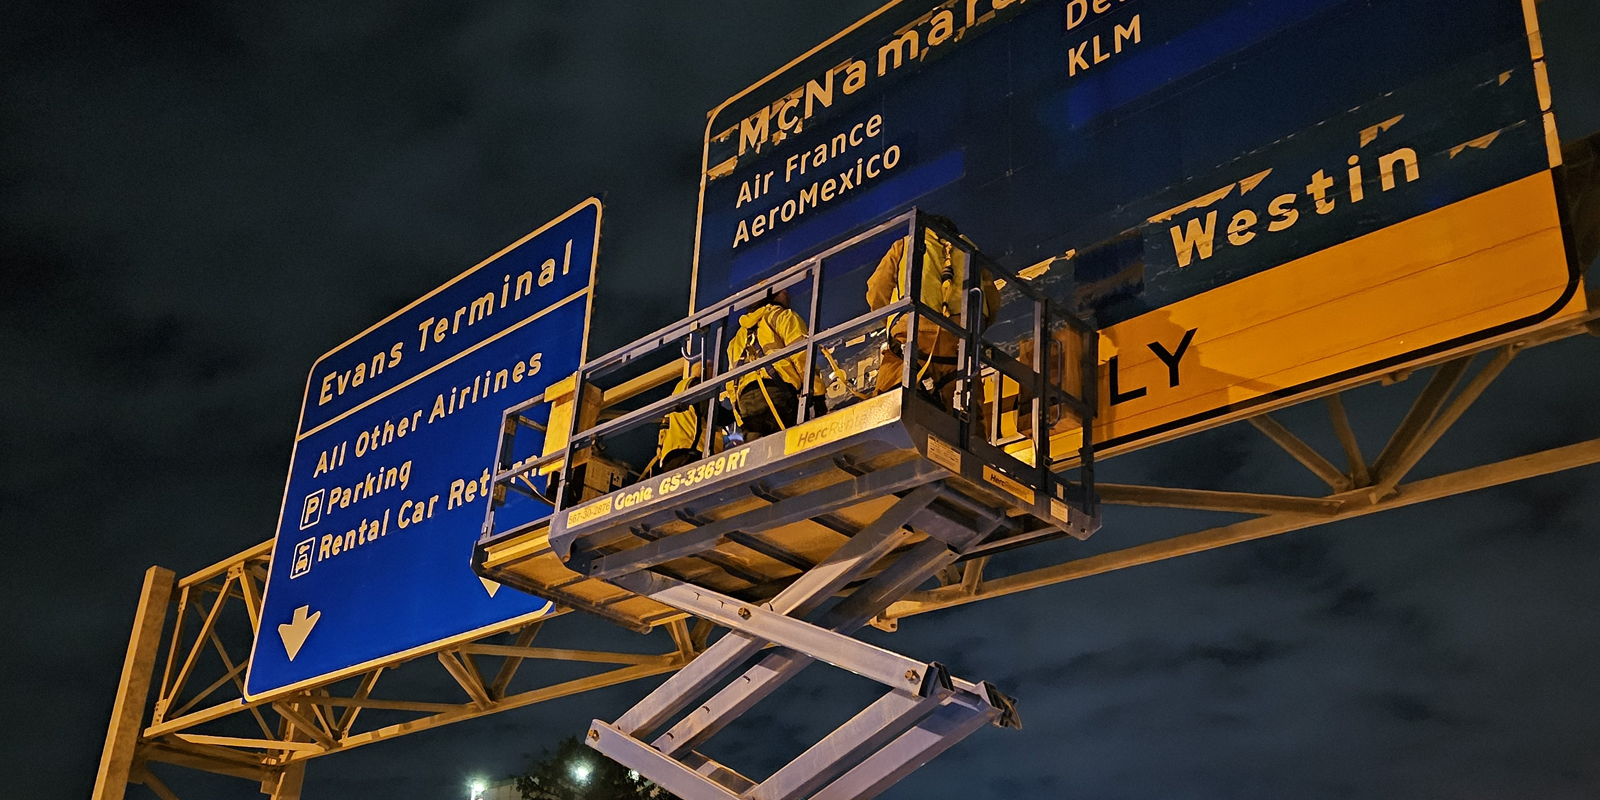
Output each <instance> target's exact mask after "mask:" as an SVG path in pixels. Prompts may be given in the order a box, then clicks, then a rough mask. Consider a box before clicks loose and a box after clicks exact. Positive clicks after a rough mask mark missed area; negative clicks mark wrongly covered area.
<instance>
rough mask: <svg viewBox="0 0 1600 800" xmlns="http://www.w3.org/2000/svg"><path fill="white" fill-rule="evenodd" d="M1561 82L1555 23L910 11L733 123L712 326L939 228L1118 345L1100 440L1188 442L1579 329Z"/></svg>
mask: <svg viewBox="0 0 1600 800" xmlns="http://www.w3.org/2000/svg"><path fill="white" fill-rule="evenodd" d="M1545 70H1546V67H1545V63H1544V61H1543V50H1542V45H1541V44H1540V37H1539V35H1538V15H1537V11H1536V7H1535V4H1534V3H1533V2H1532V0H1381V1H1380V0H945V1H944V2H936V1H935V0H897V1H896V2H891V3H887V4H885V5H884V6H882V7H881V8H879V9H878V10H877V11H875V12H873V14H872V15H871V16H869V17H868V18H866V19H864V20H862V21H861V22H859V23H858V24H856V25H854V26H852V27H851V28H849V29H848V30H846V31H844V32H842V33H841V34H839V35H838V36H836V37H833V38H831V39H829V40H828V41H826V42H823V43H822V44H820V45H818V47H817V48H815V49H814V50H813V51H811V52H810V53H808V54H806V55H805V56H804V57H802V58H800V59H797V60H795V61H794V62H792V63H791V64H789V65H788V66H786V67H784V68H782V69H780V70H778V71H776V72H774V73H773V74H772V75H771V76H769V77H768V78H766V79H763V80H762V81H761V82H760V83H758V84H756V85H754V86H751V87H750V88H749V89H747V90H745V91H743V92H740V93H739V94H738V95H736V96H735V97H733V98H731V99H730V100H728V101H727V102H725V103H723V104H722V105H720V106H718V107H717V108H716V109H714V110H713V111H712V113H711V119H710V122H709V124H708V126H707V130H706V134H707V135H706V141H705V160H704V171H705V179H704V181H703V183H702V187H703V188H702V192H701V198H700V211H699V232H698V237H697V242H698V247H697V251H696V263H695V281H694V290H693V297H692V303H693V305H694V307H696V308H704V307H706V306H708V305H710V304H712V303H714V302H716V301H717V300H719V299H722V298H725V297H727V296H729V295H730V294H733V293H735V292H737V291H739V290H741V289H743V288H745V287H747V286H749V285H752V284H753V283H755V282H757V281H759V280H761V279H763V278H766V277H768V276H770V275H772V274H774V273H775V272H776V271H778V270H780V269H782V268H783V267H785V266H786V265H788V264H792V263H794V262H795V261H796V260H798V259H801V258H804V257H806V256H808V255H809V254H812V253H815V252H818V251H819V250H820V249H822V248H824V247H825V246H826V245H827V244H829V243H830V242H832V241H836V240H838V239H839V237H842V236H845V235H848V234H850V233H852V232H854V231H859V230H862V229H863V228H865V227H867V226H869V225H871V224H873V223H875V222H878V221H881V220H884V219H888V218H890V217H892V216H893V215H895V214H899V213H902V212H903V211H905V210H906V209H908V208H911V207H913V206H915V207H918V208H920V209H922V210H924V211H930V212H936V213H939V214H942V215H945V216H948V217H950V218H951V219H952V220H954V221H955V222H956V223H957V224H958V225H959V227H960V230H961V232H962V233H963V234H965V235H967V236H970V237H971V238H972V239H973V241H974V242H975V243H976V244H977V246H978V247H979V248H981V249H982V250H983V251H984V252H985V253H986V254H988V255H990V256H993V257H995V258H996V259H997V260H999V261H1000V262H1001V263H1002V264H1004V265H1005V266H1007V267H1009V268H1011V269H1013V270H1016V271H1018V272H1021V273H1022V274H1023V275H1024V276H1030V277H1033V278H1034V285H1035V286H1036V287H1037V288H1041V289H1043V290H1044V291H1045V292H1047V293H1048V294H1050V295H1051V297H1052V299H1053V300H1054V301H1056V302H1057V303H1058V304H1059V305H1058V307H1062V308H1070V309H1073V310H1074V311H1076V312H1078V313H1080V314H1083V315H1084V316H1086V317H1091V318H1093V320H1094V321H1095V322H1096V323H1097V324H1098V325H1099V326H1100V328H1101V330H1102V332H1103V334H1104V336H1103V338H1102V341H1101V347H1100V352H1101V355H1102V357H1104V358H1107V359H1108V363H1105V364H1104V365H1103V366H1102V371H1103V375H1102V383H1101V385H1102V386H1106V387H1107V388H1108V389H1109V391H1105V392H1102V393H1101V401H1102V403H1101V408H1100V413H1099V415H1098V417H1097V419H1096V423H1095V424H1096V427H1097V429H1098V435H1097V436H1096V442H1097V446H1102V447H1113V446H1122V445H1125V444H1128V443H1131V442H1133V441H1135V440H1141V439H1142V437H1146V436H1155V435H1159V434H1161V433H1162V432H1165V431H1172V430H1179V429H1185V428H1186V427H1192V426H1194V425H1197V424H1199V423H1200V422H1202V421H1205V420H1210V419H1217V418H1220V417H1221V416H1223V415H1226V414H1229V413H1232V412H1235V411H1239V410H1242V409H1243V408H1245V407H1247V406H1250V405H1252V404H1258V403H1265V402H1272V401H1275V400H1279V399H1282V398H1285V397H1288V396H1290V395H1293V394H1297V393H1301V392H1305V391H1309V390H1312V389H1316V388H1319V387H1322V386H1327V385H1329V384H1331V383H1334V382H1341V381H1346V380H1349V379H1352V378H1358V377H1360V376H1362V375H1370V374H1373V373H1374V371H1381V370H1386V369H1395V368H1397V367H1398V366H1399V365H1402V364H1407V363H1413V362H1415V361H1416V360H1417V359H1421V358H1426V357H1430V356H1433V355H1437V354H1441V353H1444V352H1446V351H1452V350H1454V349H1456V348H1460V347H1466V346H1472V345H1473V344H1475V343H1477V342H1481V341H1484V340H1486V339H1488V338H1489V337H1494V336H1501V335H1505V334H1507V333H1508V332H1510V331H1514V330H1518V329H1521V328H1525V327H1527V326H1529V325H1533V324H1539V323H1542V322H1543V321H1545V320H1548V319H1550V318H1551V317H1552V315H1555V314H1557V313H1560V312H1563V311H1565V310H1569V309H1568V304H1569V302H1570V301H1571V299H1572V298H1573V297H1574V296H1575V289H1576V287H1577V282H1578V276H1577V271H1576V269H1575V268H1574V267H1573V265H1572V264H1570V263H1568V258H1567V257H1566V256H1567V253H1566V252H1565V251H1564V249H1563V244H1564V243H1563V235H1562V232H1561V228H1562V222H1561V218H1560V213H1559V209H1558V204H1557V201H1556V193H1555V189H1554V181H1553V178H1552V169H1553V168H1554V167H1555V166H1557V165H1558V164H1559V163H1560V160H1561V153H1560V146H1559V139H1558V137H1557V136H1556V134H1555V130H1556V129H1555V113H1554V112H1553V111H1552V100H1551V95H1550V87H1549V82H1548V81H1547V79H1546V72H1545ZM1467 233H1472V234H1473V235H1466V234H1467ZM873 265H874V262H872V261H866V262H864V266H863V267H862V268H861V271H860V272H859V274H835V273H834V272H825V278H824V279H825V280H826V281H831V282H832V283H833V284H835V285H838V284H840V283H843V284H849V285H851V288H852V291H850V292H844V291H842V290H841V291H840V292H839V293H838V296H839V297H844V298H846V299H849V300H853V301H854V302H855V303H856V304H857V306H859V307H857V308H852V309H842V310H841V311H840V313H839V315H838V317H837V318H845V319H847V318H850V317H851V316H852V315H853V314H855V313H861V312H864V311H865V310H866V307H865V301H864V298H863V295H864V283H865V278H866V275H867V274H868V273H870V271H871V267H872V266H873ZM845 266H848V267H850V268H854V262H852V264H851V265H845ZM1072 449H1075V446H1072V445H1066V446H1063V447H1062V448H1061V450H1062V452H1068V451H1070V450H1072Z"/></svg>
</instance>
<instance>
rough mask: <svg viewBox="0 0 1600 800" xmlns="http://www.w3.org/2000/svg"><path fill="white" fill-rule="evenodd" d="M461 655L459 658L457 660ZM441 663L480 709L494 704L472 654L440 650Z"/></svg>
mask: <svg viewBox="0 0 1600 800" xmlns="http://www.w3.org/2000/svg"><path fill="white" fill-rule="evenodd" d="M458 657H459V660H457V659H458ZM439 663H441V664H443V665H444V668H445V671H446V672H449V673H450V677H452V678H455V679H456V683H459V684H461V688H462V690H463V691H465V692H466V693H467V696H468V697H470V698H472V703H473V705H475V706H477V707H478V708H479V710H483V709H487V708H488V707H489V706H491V705H493V704H494V700H492V699H490V698H489V690H488V689H487V688H486V687H485V686H484V685H483V676H482V675H480V674H478V668H477V665H476V664H474V663H473V661H472V656H470V655H467V654H466V653H457V652H452V651H450V650H442V651H440V652H439Z"/></svg>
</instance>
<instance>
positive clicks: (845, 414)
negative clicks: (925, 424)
mask: <svg viewBox="0 0 1600 800" xmlns="http://www.w3.org/2000/svg"><path fill="white" fill-rule="evenodd" d="M899 418H900V391H899V390H898V389H897V390H895V391H894V392H891V393H889V394H886V395H882V396H880V397H874V398H872V399H871V400H868V401H866V402H863V403H858V404H856V405H853V406H851V407H849V408H846V409H844V410H843V411H835V412H833V413H832V414H829V415H828V416H826V417H822V418H821V419H814V420H812V421H810V422H807V423H806V424H804V425H797V426H795V427H793V428H790V429H789V430H787V431H785V432H784V434H783V453H784V455H789V454H791V453H798V452H800V451H801V450H806V449H809V448H812V447H816V446H818V445H823V444H827V443H828V442H836V441H838V440H840V439H843V438H845V437H846V436H853V435H855V434H857V433H860V432H862V431H865V430H871V429H873V428H876V427H878V426H879V425H882V424H884V423H886V422H892V421H894V420H896V419H899Z"/></svg>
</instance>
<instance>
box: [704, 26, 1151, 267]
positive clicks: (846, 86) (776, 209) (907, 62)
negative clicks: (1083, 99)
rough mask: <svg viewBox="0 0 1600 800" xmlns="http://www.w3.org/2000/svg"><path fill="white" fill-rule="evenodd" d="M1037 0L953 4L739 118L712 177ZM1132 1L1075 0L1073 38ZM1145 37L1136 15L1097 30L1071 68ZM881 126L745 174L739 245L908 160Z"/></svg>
mask: <svg viewBox="0 0 1600 800" xmlns="http://www.w3.org/2000/svg"><path fill="white" fill-rule="evenodd" d="M1030 2H1034V3H1037V2H1040V0H949V1H948V2H946V3H944V4H943V6H941V7H940V8H937V9H935V10H933V11H931V12H929V13H928V14H926V15H924V16H923V17H922V18H921V19H919V20H917V21H916V22H915V23H913V24H911V25H909V26H907V27H906V28H905V29H903V30H902V31H900V32H899V33H897V34H896V35H895V36H894V37H892V38H890V39H889V40H888V41H886V42H884V43H883V44H881V45H880V46H879V47H878V48H877V50H876V52H872V51H868V52H867V53H866V55H868V56H869V57H868V58H854V59H849V60H847V61H845V62H844V63H843V64H839V65H838V66H835V67H833V68H832V69H829V70H827V71H826V72H824V73H822V75H820V76H818V77H816V78H813V79H811V80H808V81H806V82H805V84H803V85H801V86H799V87H797V88H795V89H794V90H792V91H790V92H788V93H787V94H785V95H784V96H782V97H780V98H779V99H778V100H776V101H774V102H773V103H771V104H770V105H767V106H763V107H762V108H761V110H759V111H757V112H756V113H754V114H752V115H750V116H749V117H746V118H745V119H743V120H741V121H740V122H739V124H738V126H737V130H738V136H739V148H738V155H737V156H735V157H734V158H733V159H730V160H729V161H728V162H725V163H724V164H722V165H719V166H718V167H715V168H713V169H711V171H710V175H711V178H712V179H713V180H714V179H716V178H719V177H722V176H724V175H726V174H728V172H731V171H732V170H733V169H734V164H735V163H736V162H737V160H738V158H739V157H742V156H744V155H745V153H747V152H749V151H752V150H753V151H755V152H756V153H763V152H764V151H765V150H768V149H770V148H773V147H776V146H778V145H780V144H782V143H783V142H784V141H786V140H788V139H789V137H791V136H794V135H797V134H799V133H801V132H802V131H804V130H805V127H806V124H807V122H808V121H809V120H810V119H812V117H814V116H815V115H816V114H817V113H818V112H819V111H821V110H823V109H828V108H831V107H832V106H833V105H834V103H835V101H836V100H837V99H839V98H841V97H849V96H850V95H854V94H856V93H858V92H860V91H861V90H863V89H865V88H866V87H867V86H868V84H869V82H870V81H871V80H873V79H874V77H877V78H883V77H886V76H889V75H891V74H893V73H895V72H896V71H898V70H901V69H904V68H906V67H908V66H911V65H915V64H917V63H920V62H922V61H924V60H926V59H927V58H928V56H930V55H934V54H937V53H939V52H940V51H941V50H942V49H944V48H948V47H952V46H954V45H956V44H958V43H960V42H961V41H963V40H964V39H965V38H966V36H967V34H968V33H969V32H971V31H973V30H974V29H976V28H979V27H982V26H984V25H986V24H989V23H990V22H992V21H993V20H995V19H998V18H1000V17H999V16H998V12H1001V11H1006V12H1010V11H1013V10H1015V9H1018V8H1021V7H1022V6H1024V5H1027V4H1028V3H1030ZM1125 2H1127V0H1068V2H1067V25H1066V29H1067V33H1068V34H1069V35H1071V34H1073V33H1074V31H1075V30H1076V29H1079V28H1081V27H1083V26H1085V25H1086V24H1088V23H1091V22H1095V21H1098V20H1099V19H1100V18H1101V17H1102V16H1105V15H1108V14H1110V13H1111V12H1112V11H1114V10H1115V9H1116V8H1117V7H1119V6H1121V5H1122V4H1123V3H1125ZM1083 36H1088V34H1083ZM1083 36H1080V37H1079V38H1083ZM1143 38H1144V37H1143V31H1142V29H1141V19H1140V15H1139V14H1135V15H1133V17H1131V18H1130V19H1129V20H1127V21H1126V22H1125V23H1123V24H1119V25H1117V26H1116V27H1115V28H1114V29H1113V30H1111V31H1109V32H1106V33H1105V34H1104V35H1102V34H1100V33H1096V34H1094V35H1093V36H1088V38H1083V40H1082V41H1080V42H1077V43H1076V44H1072V43H1069V44H1068V46H1067V51H1068V57H1069V65H1068V70H1069V72H1070V73H1071V75H1073V76H1076V75H1078V74H1079V73H1080V72H1085V71H1087V70H1089V69H1092V68H1093V67H1095V66H1096V65H1099V64H1101V63H1104V62H1106V61H1108V60H1110V59H1111V58H1112V57H1114V56H1117V55H1120V54H1121V53H1122V52H1123V50H1124V49H1126V48H1128V47H1130V46H1132V45H1136V44H1140V43H1141V42H1142V41H1143ZM883 124H884V119H883V115H882V114H873V115H872V116H870V117H866V118H864V119H860V120H857V121H856V122H855V123H854V124H851V125H848V126H841V129H840V132H839V133H837V134H835V135H834V136H832V137H831V138H829V139H827V140H826V141H823V142H820V143H818V144H816V145H815V146H812V147H809V148H807V149H805V150H800V151H797V152H794V153H790V154H789V155H788V156H787V157H786V158H785V159H784V162H783V169H782V170H781V171H780V170H776V169H770V170H764V171H758V172H757V173H756V174H755V175H753V176H749V177H746V178H744V179H743V180H741V182H740V186H739V193H738V197H737V199H736V200H735V201H734V208H735V209H739V210H744V209H745V206H747V205H754V206H755V210H754V212H753V213H751V212H750V211H744V213H745V214H746V216H743V217H742V218H741V219H740V220H739V223H738V225H737V226H736V227H735V228H734V231H733V241H732V246H733V249H738V248H739V247H740V246H741V245H745V244H748V243H750V242H752V241H754V240H756V239H759V238H761V237H762V236H764V235H766V234H768V233H771V232H772V231H773V230H775V229H777V228H779V227H780V226H782V225H784V224H787V223H791V222H794V221H795V220H796V219H798V218H800V217H802V216H804V215H805V214H806V212H808V211H812V210H815V209H817V208H818V207H820V206H823V205H826V204H828V203H831V202H833V201H834V200H835V199H838V198H842V197H846V196H850V195H852V194H853V193H855V192H858V191H861V190H864V189H866V188H867V186H868V185H869V184H872V183H874V182H876V181H877V180H878V179H879V178H880V177H882V176H883V175H885V174H886V173H889V172H891V171H893V170H894V169H895V168H896V167H898V166H900V164H901V161H902V156H903V154H902V152H901V149H900V146H899V145H898V144H890V145H887V146H885V145H884V142H883V141H882V139H881V138H880V137H881V135H882V133H883ZM733 134H734V129H733V128H729V129H728V130H726V131H724V132H723V133H722V134H720V135H719V136H718V137H717V140H718V141H725V140H726V139H727V138H729V137H731V136H732V135H733ZM780 172H781V176H782V180H781V181H778V182H777V188H776V189H774V180H775V179H777V178H778V177H779V175H780ZM775 197H782V198H783V199H781V200H778V199H774V198H775Z"/></svg>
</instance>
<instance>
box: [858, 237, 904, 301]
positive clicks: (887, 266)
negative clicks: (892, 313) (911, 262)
mask: <svg viewBox="0 0 1600 800" xmlns="http://www.w3.org/2000/svg"><path fill="white" fill-rule="evenodd" d="M905 253H906V240H904V239H897V240H896V241H895V243H894V245H892V246H891V247H890V248H889V252H887V253H884V254H883V258H881V259H879V260H878V268H877V269H875V270H873V271H872V277H870V278H868V279H867V306H868V307H869V308H871V309H872V310H873V311H877V310H878V309H880V308H883V307H884V306H886V305H889V304H890V303H891V302H893V301H894V295H895V282H896V281H897V280H898V279H899V277H900V261H901V260H902V259H904V258H905Z"/></svg>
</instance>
